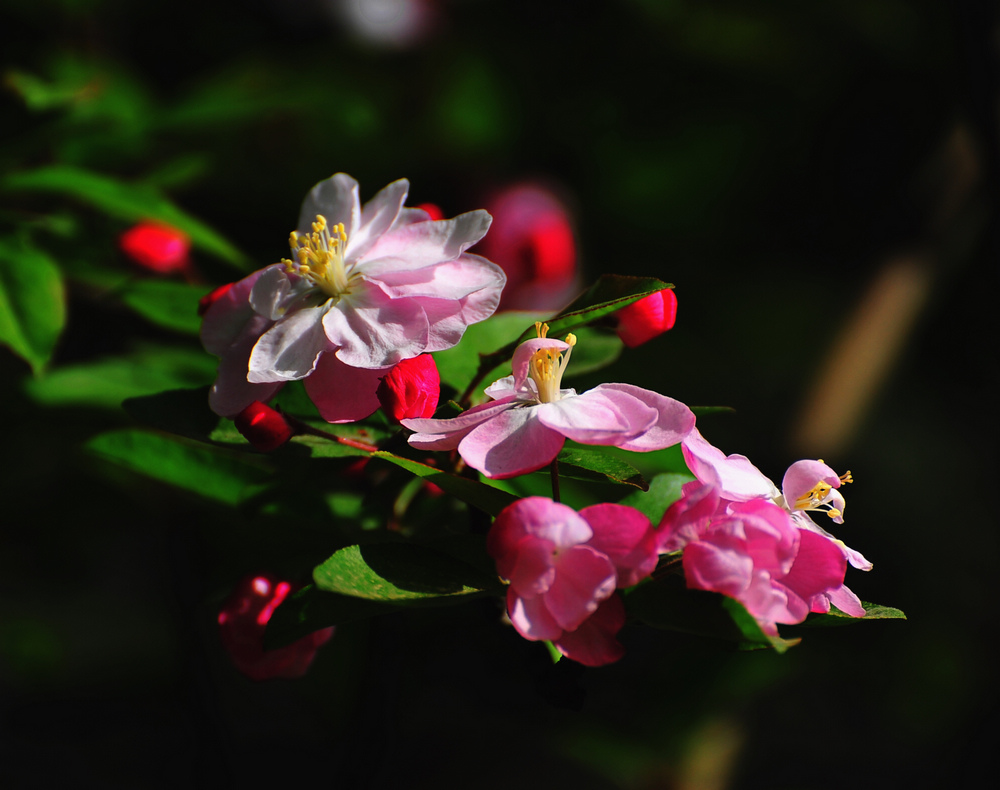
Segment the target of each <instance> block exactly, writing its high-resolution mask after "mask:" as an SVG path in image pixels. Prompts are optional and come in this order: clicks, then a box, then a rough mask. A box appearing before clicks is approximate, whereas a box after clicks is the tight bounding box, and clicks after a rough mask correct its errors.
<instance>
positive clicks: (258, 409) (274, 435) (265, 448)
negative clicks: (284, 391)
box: [233, 400, 294, 453]
mask: <svg viewBox="0 0 1000 790" xmlns="http://www.w3.org/2000/svg"><path fill="white" fill-rule="evenodd" d="M233 423H234V424H235V425H236V430H238V431H239V432H240V433H241V434H243V438H244V439H246V440H247V441H248V442H250V444H252V445H253V446H254V447H255V448H256V449H258V450H260V451H261V452H265V453H269V452H271V451H272V450H277V449H278V448H279V447H281V445H283V444H284V443H285V442H287V441H288V440H289V439H291V438H292V434H293V433H294V431H293V430H292V426H291V425H289V424H288V420H286V419H285V418H284V416H283V415H282V414H281V413H280V412H277V411H275V410H274V409H272V408H271V407H270V406H266V405H264V404H263V403H261V402H260V401H259V400H255V401H254V402H253V403H251V404H250V405H249V406H247V407H246V408H245V409H244V410H243V411H241V412H240V413H239V414H237V415H236V417H235V418H233Z"/></svg>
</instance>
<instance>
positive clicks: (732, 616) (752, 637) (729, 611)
mask: <svg viewBox="0 0 1000 790" xmlns="http://www.w3.org/2000/svg"><path fill="white" fill-rule="evenodd" d="M625 606H626V609H627V611H628V613H629V614H630V615H631V616H633V617H637V618H639V619H640V620H642V621H643V622H645V623H646V624H647V625H650V626H653V627H654V628H662V629H665V630H668V631H680V632H682V633H686V634H694V635H695V636H706V637H710V638H712V639H722V640H725V641H728V642H735V643H736V644H737V646H738V647H739V649H740V650H756V649H760V648H769V647H770V648H774V649H775V650H776V651H777V652H779V653H783V652H785V651H786V650H787V649H788V648H790V647H792V646H794V645H797V644H798V643H799V642H800V641H801V640H799V639H782V638H780V637H771V636H768V635H767V634H765V633H764V632H763V631H761V629H760V626H759V625H758V624H757V621H756V620H754V618H753V616H752V615H751V614H750V613H749V612H747V610H746V609H745V608H743V605H742V604H740V603H739V601H736V600H734V599H732V598H727V597H726V596H724V595H720V594H718V593H713V592H705V591H704V590H689V589H687V588H686V587H684V583H683V580H682V579H681V578H680V577H677V576H668V577H666V578H663V579H654V580H651V581H647V582H645V583H643V584H640V585H638V586H637V587H634V588H632V589H631V590H629V591H627V592H626V593H625Z"/></svg>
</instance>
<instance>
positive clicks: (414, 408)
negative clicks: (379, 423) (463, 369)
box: [377, 354, 441, 422]
mask: <svg viewBox="0 0 1000 790" xmlns="http://www.w3.org/2000/svg"><path fill="white" fill-rule="evenodd" d="M377 394H378V399H379V403H381V404H382V410H383V411H384V412H385V413H386V414H387V415H389V417H391V418H392V419H393V420H395V421H396V422H399V421H400V420H405V419H414V418H423V417H431V416H433V415H434V410H435V409H437V405H438V399H439V398H440V397H441V377H440V376H439V375H438V369H437V365H436V364H435V363H434V357H432V356H431V355H430V354H421V355H420V356H419V357H414V358H413V359H404V360H403V361H402V362H400V363H399V364H398V365H396V367H394V368H393V369H392V370H391V371H390V372H389V373H388V375H386V376H384V377H383V378H382V381H381V383H379V385H378V393H377Z"/></svg>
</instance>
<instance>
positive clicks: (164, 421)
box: [122, 387, 242, 442]
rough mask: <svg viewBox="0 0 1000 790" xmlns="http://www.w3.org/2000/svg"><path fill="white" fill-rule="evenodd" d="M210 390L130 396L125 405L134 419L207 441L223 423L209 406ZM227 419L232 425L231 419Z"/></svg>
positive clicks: (151, 426)
mask: <svg viewBox="0 0 1000 790" xmlns="http://www.w3.org/2000/svg"><path fill="white" fill-rule="evenodd" d="M208 390H209V388H208V387H198V388H196V389H175V390H167V391H166V392H157V393H156V394H154V395H141V396H138V397H135V398H126V399H125V400H124V401H123V402H122V408H123V409H124V410H125V413H126V414H128V415H129V416H130V417H131V418H132V419H134V420H137V421H138V422H141V423H143V424H144V425H148V426H149V427H150V428H158V429H159V430H161V431H167V432H168V433H175V434H178V435H179V436H186V437H188V438H189V439H197V440H198V441H202V442H204V441H208V439H209V436H210V435H211V434H212V432H213V431H214V430H215V428H216V426H217V425H218V424H219V418H218V416H217V415H216V414H215V413H213V412H212V410H211V409H209V408H208ZM225 422H227V423H229V424H230V425H232V423H231V422H229V421H228V420H226V421H225ZM240 438H242V437H240Z"/></svg>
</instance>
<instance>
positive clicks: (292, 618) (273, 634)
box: [264, 584, 398, 650]
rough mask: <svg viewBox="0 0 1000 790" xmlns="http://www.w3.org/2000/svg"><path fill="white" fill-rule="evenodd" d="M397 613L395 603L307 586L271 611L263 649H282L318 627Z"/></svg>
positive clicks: (318, 628) (327, 626)
mask: <svg viewBox="0 0 1000 790" xmlns="http://www.w3.org/2000/svg"><path fill="white" fill-rule="evenodd" d="M397 610H398V607H397V606H396V605H395V604H390V603H385V602H382V601H372V600H369V599H366V598H356V597H354V596H351V595H337V594H336V593H331V592H324V591H323V590H320V589H318V588H317V587H316V586H315V585H312V584H308V585H306V586H305V587H303V588H302V589H301V590H298V591H297V592H294V593H292V594H291V595H289V596H288V597H287V598H286V599H285V600H284V601H282V603H281V606H279V607H277V608H276V609H275V610H274V614H273V615H272V616H271V619H270V620H269V621H268V623H267V630H266V631H265V632H264V647H265V648H266V649H268V650H270V649H273V648H276V647H283V646H285V645H289V644H291V643H292V642H294V641H296V640H297V639H301V638H302V637H304V636H307V635H308V634H311V633H313V632H314V631H318V630H320V629H321V628H329V627H330V626H331V625H342V624H344V623H349V622H351V621H353V620H362V619H364V618H366V617H373V616H375V615H379V614H385V613H386V612H393V611H397Z"/></svg>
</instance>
